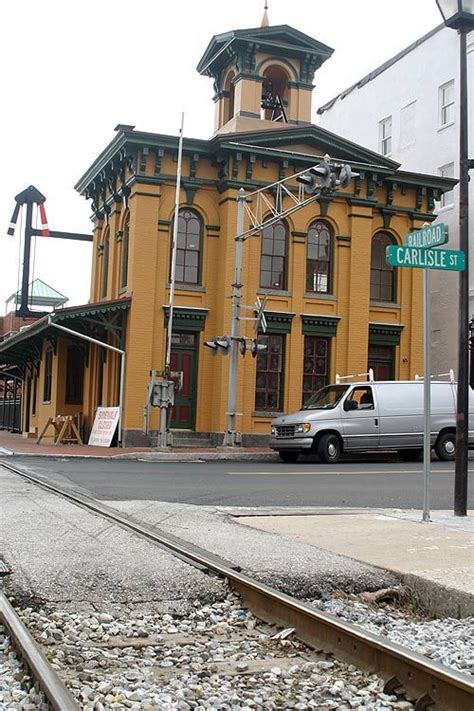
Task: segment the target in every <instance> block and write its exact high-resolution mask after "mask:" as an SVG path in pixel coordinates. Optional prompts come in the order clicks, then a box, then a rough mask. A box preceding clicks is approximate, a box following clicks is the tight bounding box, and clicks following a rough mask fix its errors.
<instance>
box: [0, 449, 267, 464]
mask: <svg viewBox="0 0 474 711" xmlns="http://www.w3.org/2000/svg"><path fill="white" fill-rule="evenodd" d="M1 456H13V457H29V458H32V459H33V458H34V459H38V458H40V459H95V460H104V459H106V460H108V461H109V460H110V461H115V460H119V461H123V460H128V461H137V462H212V461H233V462H244V461H245V462H279V461H280V459H279V457H278V455H277V454H275V453H274V452H268V453H267V452H259V453H256V452H255V453H254V452H201V451H199V450H197V451H192V452H136V453H133V452H132V453H129V454H104V455H100V454H65V453H62V452H57V453H54V454H53V453H51V454H49V453H48V454H46V453H44V452H38V453H36V452H12V451H9V450H3V449H0V457H1Z"/></svg>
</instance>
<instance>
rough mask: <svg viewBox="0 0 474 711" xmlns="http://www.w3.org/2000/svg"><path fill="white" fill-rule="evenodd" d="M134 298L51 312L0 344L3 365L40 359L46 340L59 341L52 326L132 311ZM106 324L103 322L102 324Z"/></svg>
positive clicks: (0, 359) (0, 360)
mask: <svg viewBox="0 0 474 711" xmlns="http://www.w3.org/2000/svg"><path fill="white" fill-rule="evenodd" d="M130 304H131V298H130V297H129V298H125V299H116V300H113V301H102V302H98V303H94V304H81V305H80V306H71V307H68V308H65V309H60V310H59V311H52V312H51V313H50V314H48V315H47V316H43V317H42V318H40V319H38V321H36V322H35V323H33V324H32V325H31V326H28V327H27V328H25V329H24V330H22V331H20V333H17V334H16V335H14V336H11V337H10V338H7V339H6V340H4V341H2V342H1V343H0V363H12V364H21V363H24V362H25V361H28V360H31V359H37V358H39V356H40V354H41V345H42V342H43V340H44V339H45V338H57V336H58V329H55V328H54V327H53V326H52V325H51V323H58V322H64V321H65V322H69V321H72V322H74V321H75V320H76V319H77V320H79V319H81V318H91V317H93V316H96V315H98V314H107V313H111V312H113V311H125V310H127V309H129V308H130ZM100 325H103V321H101V322H100Z"/></svg>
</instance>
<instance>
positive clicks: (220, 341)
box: [204, 336, 232, 356]
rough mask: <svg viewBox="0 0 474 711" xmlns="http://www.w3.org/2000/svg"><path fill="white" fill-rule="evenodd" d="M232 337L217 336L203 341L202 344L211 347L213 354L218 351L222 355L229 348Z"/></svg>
mask: <svg viewBox="0 0 474 711" xmlns="http://www.w3.org/2000/svg"><path fill="white" fill-rule="evenodd" d="M231 343H232V338H231V337H230V336H217V337H216V338H213V339H212V340H211V341H204V345H205V346H207V348H210V349H211V353H212V355H213V356H215V355H216V354H217V353H218V352H221V353H222V355H227V354H228V353H229V350H230V346H231Z"/></svg>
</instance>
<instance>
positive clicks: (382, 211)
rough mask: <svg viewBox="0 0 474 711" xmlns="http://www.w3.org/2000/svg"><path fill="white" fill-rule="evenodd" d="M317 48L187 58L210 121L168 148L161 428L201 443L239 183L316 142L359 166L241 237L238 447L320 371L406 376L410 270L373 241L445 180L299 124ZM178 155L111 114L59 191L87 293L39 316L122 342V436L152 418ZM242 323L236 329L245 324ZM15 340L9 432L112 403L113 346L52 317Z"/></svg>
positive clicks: (216, 412)
mask: <svg viewBox="0 0 474 711" xmlns="http://www.w3.org/2000/svg"><path fill="white" fill-rule="evenodd" d="M331 53H332V50H331V49H330V48H329V47H327V46H325V45H322V44H321V43H319V42H317V41H316V40H313V39H312V38H310V37H308V36H307V35H305V34H303V33H301V32H299V31H297V30H295V29H293V28H291V27H289V26H287V25H282V26H270V27H261V28H256V29H251V30H237V31H234V32H228V33H225V34H223V35H217V36H216V37H214V38H213V39H212V40H211V42H210V44H209V46H208V48H207V49H206V51H205V53H204V55H203V57H202V59H201V61H200V62H199V65H198V71H199V72H200V73H201V74H204V75H207V76H209V77H211V78H212V79H213V80H214V88H215V96H214V102H215V108H216V111H215V132H214V135H213V136H212V138H211V139H209V140H198V139H192V138H188V137H185V139H184V146H183V173H182V184H181V195H180V214H179V220H178V249H177V271H176V297H175V310H174V320H173V347H172V370H173V371H178V372H181V373H182V374H183V387H182V389H181V391H180V392H179V393H178V394H177V397H176V403H175V407H174V408H173V412H172V417H171V428H172V429H173V430H186V431H189V432H191V431H192V432H198V433H206V434H207V435H208V436H211V439H212V440H213V441H214V442H219V441H221V439H222V434H223V433H224V431H225V427H226V406H227V386H228V370H229V359H228V358H226V357H223V356H221V355H217V356H215V357H213V356H212V354H211V352H210V351H209V350H208V349H206V348H205V347H204V342H205V341H209V340H211V339H212V338H213V337H215V336H218V335H224V334H229V333H230V327H231V304H230V300H229V296H230V294H231V289H232V283H233V278H234V255H235V241H234V237H235V233H236V212H237V195H238V191H239V190H240V189H241V188H244V190H245V191H246V192H252V191H254V190H256V189H258V188H261V187H264V186H266V185H268V184H270V183H273V182H275V181H278V180H281V179H282V178H284V177H287V176H290V175H293V174H294V173H296V172H298V171H301V170H303V169H306V168H308V167H310V166H311V165H314V164H315V163H318V162H319V161H320V160H321V158H322V157H323V156H324V155H326V154H329V156H331V158H332V159H334V160H338V161H342V162H344V163H348V164H350V165H351V167H352V168H353V170H354V171H357V173H358V174H359V175H358V177H357V178H356V179H355V180H354V181H352V182H351V183H350V184H349V185H348V186H347V187H346V188H341V189H339V190H337V191H335V192H333V193H332V194H329V195H325V196H322V197H320V198H318V199H315V200H314V201H313V202H312V203H311V204H310V205H307V206H306V207H304V208H303V209H301V210H299V211H297V212H295V213H293V214H292V215H291V216H290V217H287V218H286V219H285V220H283V221H281V223H279V224H276V225H274V226H272V227H267V228H265V229H264V230H263V231H262V233H261V234H259V235H257V236H253V237H251V238H250V239H248V240H247V241H246V242H245V245H244V259H243V273H242V282H243V287H244V288H243V303H245V304H249V305H251V304H253V303H254V302H255V298H256V296H259V297H260V298H262V297H264V296H266V297H267V303H266V310H265V315H266V319H267V323H268V329H267V332H266V333H265V334H261V335H260V336H259V341H260V342H261V343H263V344H265V345H267V349H266V350H264V351H261V353H260V354H259V356H258V358H256V359H254V358H252V357H251V356H250V354H249V353H247V355H246V356H245V357H241V358H240V362H239V380H238V407H237V410H238V412H239V413H241V414H240V415H239V421H238V429H239V431H240V432H242V435H243V442H244V444H246V443H247V444H250V443H254V442H257V441H262V442H263V441H265V439H264V438H266V437H267V436H268V432H269V423H270V419H271V417H272V416H274V415H275V414H276V413H279V412H282V411H289V410H295V409H297V408H299V407H300V405H301V404H302V402H303V401H304V399H305V398H306V397H307V396H308V395H309V394H310V393H312V392H314V390H315V389H317V388H318V387H320V386H322V385H324V384H325V383H327V382H332V381H334V378H335V375H336V373H340V374H345V373H364V372H366V371H367V370H368V368H369V367H372V368H373V369H374V370H375V374H376V377H379V378H396V379H404V378H412V377H413V376H414V375H415V373H417V372H422V288H421V273H420V272H419V271H418V270H414V269H412V270H410V269H406V270H398V271H397V270H396V269H392V268H390V267H389V266H388V265H387V264H386V262H385V247H386V246H387V245H388V244H392V243H393V244H401V243H402V241H403V238H404V236H405V235H406V234H407V233H409V232H411V231H413V230H414V229H416V228H418V227H420V226H421V225H422V224H423V223H424V222H425V221H426V220H432V219H433V215H432V211H433V208H434V201H435V200H436V199H438V198H439V197H440V195H441V193H443V192H445V191H447V190H450V189H451V188H452V183H453V181H451V180H449V179H446V178H441V177H438V176H427V175H420V174H415V173H408V172H405V171H402V170H400V169H399V165H398V164H397V163H395V162H394V161H392V160H390V159H388V158H386V157H382V156H380V155H378V154H376V153H373V152H371V151H369V150H367V149H365V148H363V147H361V146H358V145H356V144H354V143H352V142H350V141H347V140H345V139H344V138H342V137H340V136H336V135H334V134H332V133H330V132H328V131H326V130H323V129H322V128H320V127H318V126H316V125H313V124H312V123H311V95H312V90H313V84H312V81H313V75H314V72H315V71H316V70H317V68H318V67H319V66H320V65H321V64H322V63H323V62H324V61H325V60H326V59H327V58H328V57H329V56H330V55H331ZM177 152H178V137H176V136H168V135H162V134H155V133H144V132H141V131H137V130H135V128H134V127H133V126H125V125H119V126H117V128H116V135H115V137H114V139H113V140H112V142H111V143H110V144H109V145H108V146H107V147H106V148H105V149H104V151H103V152H102V153H101V154H100V155H99V156H98V158H97V159H96V160H95V161H94V163H93V165H92V166H91V167H90V168H89V170H88V171H87V173H86V174H85V175H84V176H83V177H82V178H81V179H80V180H79V182H78V184H77V186H76V188H77V190H78V191H79V192H80V193H81V194H82V195H84V196H85V197H86V198H87V199H89V200H91V205H92V211H93V215H92V219H93V222H94V248H93V264H92V287H91V298H90V303H89V304H87V305H84V306H82V307H74V308H71V309H63V310H62V311H60V312H57V313H56V314H55V315H54V316H53V317H52V321H53V322H55V323H56V324H57V325H61V324H62V325H63V326H65V327H66V328H70V329H72V330H76V331H80V332H81V333H83V334H88V335H89V336H91V337H94V338H96V339H97V340H100V341H106V342H107V343H108V344H109V345H113V346H115V347H118V348H119V349H121V350H124V351H125V354H126V369H125V380H124V393H123V419H122V425H123V442H124V444H125V445H127V444H141V443H149V442H150V441H151V442H153V440H154V435H155V433H156V430H157V429H158V426H159V421H158V412H157V411H156V410H155V409H153V410H151V415H150V419H149V421H148V422H147V424H146V425H145V423H144V410H145V404H146V400H147V388H148V386H149V382H150V373H151V371H152V370H156V371H160V370H162V368H163V365H164V358H165V348H166V327H167V316H168V304H169V292H170V284H169V281H170V259H171V254H170V251H171V232H172V227H173V220H174V219H175V215H174V211H175V204H174V201H175V189H176V172H177ZM296 185H297V184H296V182H295V187H296ZM249 315H251V314H250V313H249ZM244 324H245V325H244ZM241 331H242V332H243V334H244V335H248V336H251V335H252V324H251V322H247V321H246V322H243V324H242V327H241ZM15 338H16V340H15ZM15 338H14V339H10V343H9V344H8V342H7V344H6V345H5V344H1V345H0V361H2V360H3V361H5V362H10V363H13V362H14V363H17V364H18V365H20V366H21V367H23V368H24V375H25V382H26V392H27V398H26V405H25V408H24V431H25V433H27V432H38V431H39V430H40V429H41V427H42V426H43V423H44V422H45V419H46V418H47V416H49V415H50V414H52V413H53V414H75V413H78V412H79V413H81V418H82V424H83V426H84V428H85V429H86V430H87V429H88V428H90V426H91V423H92V421H93V418H94V413H95V410H96V407H97V406H98V405H115V404H117V402H118V389H119V372H120V361H121V357H120V355H118V354H117V353H114V352H112V351H110V350H108V351H107V350H106V349H104V348H102V347H100V346H97V345H95V344H94V343H92V342H87V341H84V340H80V339H76V338H75V337H74V336H73V335H71V334H68V333H66V332H65V331H61V330H60V329H58V328H57V326H53V325H52V324H51V319H50V320H49V321H44V320H43V321H42V322H39V324H36V325H35V326H34V327H32V329H31V330H30V331H29V332H28V331H26V332H24V333H23V334H19V336H18V337H15Z"/></svg>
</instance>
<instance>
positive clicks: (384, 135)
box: [379, 116, 392, 156]
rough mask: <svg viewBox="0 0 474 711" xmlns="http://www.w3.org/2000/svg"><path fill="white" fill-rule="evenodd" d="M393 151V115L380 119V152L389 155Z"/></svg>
mask: <svg viewBox="0 0 474 711" xmlns="http://www.w3.org/2000/svg"><path fill="white" fill-rule="evenodd" d="M391 152H392V117H391V116H387V118H384V119H382V121H379V153H381V154H382V155H383V156H389V155H390V153H391Z"/></svg>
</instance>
